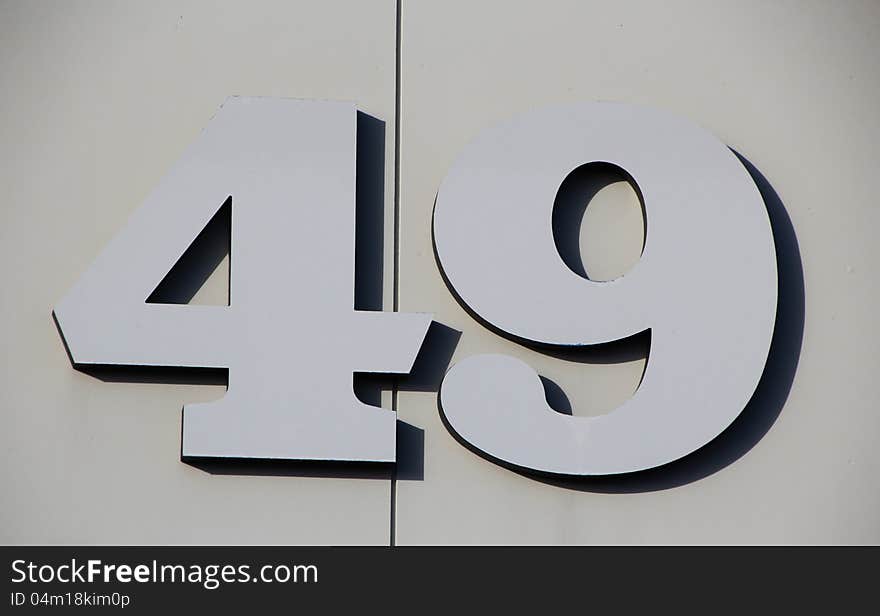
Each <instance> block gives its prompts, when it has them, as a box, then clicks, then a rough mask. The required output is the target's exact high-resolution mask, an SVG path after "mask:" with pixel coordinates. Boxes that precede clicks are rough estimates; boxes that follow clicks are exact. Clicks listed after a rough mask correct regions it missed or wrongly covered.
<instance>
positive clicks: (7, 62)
mask: <svg viewBox="0 0 880 616" xmlns="http://www.w3.org/2000/svg"><path fill="white" fill-rule="evenodd" d="M399 18H400V21H399V24H398V15H397V7H396V4H395V2H371V3H361V2H354V1H352V2H285V3H263V2H249V3H235V4H232V3H229V4H220V3H209V2H203V3H194V2H179V1H171V2H158V3H134V2H132V3H122V4H120V3H109V2H107V3H89V2H71V3H61V2H57V3H46V2H34V3H24V2H12V3H8V2H7V3H3V4H2V7H0V84H2V89H3V92H4V96H3V99H2V101H0V136H2V137H0V147H2V165H0V185H2V186H3V187H4V188H5V191H6V192H5V195H4V198H5V199H4V203H3V205H2V212H3V218H2V225H0V250H2V260H0V271H2V274H0V276H2V281H3V293H2V294H0V322H2V327H3V342H4V344H3V354H2V360H0V376H2V379H3V380H2V382H0V412H2V426H3V428H2V430H0V461H2V462H0V487H2V489H3V492H4V504H3V506H2V508H0V541H2V542H4V543H380V544H381V543H388V542H389V541H391V540H393V541H394V542H395V543H397V544H418V543H432V544H433V543H619V542H622V543H641V542H647V543H679V542H683V543H705V542H711V543H741V542H745V543H789V542H798V543H800V542H808V543H813V542H818V543H827V542H835V543H836V542H843V543H864V542H869V543H877V542H880V489H878V486H877V480H876V477H877V476H878V473H880V449H878V448H877V446H876V443H877V440H878V438H880V414H878V412H877V411H878V404H877V401H878V395H877V393H876V389H875V387H876V384H875V381H876V377H875V373H876V371H877V369H878V367H880V346H878V344H877V342H876V340H875V337H876V325H875V322H876V321H875V317H874V315H875V313H876V307H875V304H876V301H877V299H878V297H880V295H878V288H877V282H876V280H877V277H876V274H875V272H874V271H873V268H874V267H875V266H876V264H877V262H878V259H880V248H878V247H877V244H876V242H874V241H873V239H874V238H873V232H874V229H875V228H876V227H877V225H878V223H880V220H878V217H880V214H878V209H877V207H876V206H875V204H874V202H873V196H874V189H873V183H872V181H871V180H872V179H873V174H874V173H875V170H876V168H877V166H878V163H880V154H878V149H877V146H876V144H877V142H878V141H880V122H878V120H877V108H878V104H880V73H878V71H877V69H876V67H877V66H878V64H880V43H878V40H880V5H878V4H877V3H875V2H862V3H859V2H841V3H827V2H774V3H766V2H757V1H747V2H667V3H653V2H614V3H607V2H533V3H527V2H516V3H511V2H500V1H499V2H458V1H453V2H407V1H406V0H404V2H403V3H402V6H401V7H400V15H399ZM398 36H399V49H398V40H397V39H398ZM398 53H399V61H400V66H399V75H397V74H396V73H397V71H396V69H397V66H396V65H397V57H398ZM396 77H399V92H398V84H397V83H396V82H397V79H396ZM232 94H246V95H263V96H292V97H301V98H321V99H341V100H354V101H356V102H357V103H358V105H359V107H360V109H361V110H363V111H364V112H366V113H368V114H371V115H372V116H374V117H376V118H378V119H379V120H382V121H384V122H385V142H384V146H385V147H384V149H385V154H386V155H385V162H386V165H385V174H384V190H385V202H384V205H385V214H384V223H383V224H381V225H380V227H381V228H382V230H383V238H384V243H383V246H384V249H383V252H384V257H385V258H384V265H383V270H382V271H383V272H384V277H383V279H384V280H383V291H384V300H385V308H386V309H391V308H392V306H393V304H394V303H395V298H396V301H397V304H398V306H399V309H400V310H403V311H410V312H433V313H434V314H435V319H436V320H437V321H438V322H439V323H440V324H442V325H443V327H441V326H435V327H434V329H433V330H432V332H431V334H429V340H428V343H427V346H426V348H425V353H424V356H423V357H420V360H419V362H418V365H417V368H418V371H417V374H416V375H414V376H413V377H412V378H410V379H407V380H405V381H404V382H402V383H401V386H400V392H399V394H398V396H397V400H396V405H397V408H398V413H399V419H400V420H401V421H402V422H405V423H401V424H400V426H401V427H400V431H399V449H400V456H401V462H400V464H399V469H398V471H397V473H396V478H393V477H392V473H391V471H388V472H376V473H369V474H367V475H368V476H353V475H357V473H350V474H349V475H348V476H345V474H344V473H339V472H325V470H324V469H314V470H313V471H311V472H309V471H304V470H303V469H293V468H289V467H277V466H271V467H254V468H251V467H249V468H240V467H231V468H227V467H222V468H208V469H205V468H198V467H194V466H190V465H187V464H184V463H182V462H180V460H179V450H180V408H181V406H182V404H183V403H185V402H194V401H199V400H209V399H212V398H217V397H219V396H221V395H222V394H223V385H222V384H221V383H215V384H210V383H205V382H203V381H199V382H198V383H189V382H182V383H181V382H178V383H171V384H168V383H165V382H164V381H165V380H167V378H168V377H167V375H143V374H124V375H121V376H120V375H118V374H114V375H107V374H97V375H95V374H87V373H83V372H79V371H76V370H73V369H72V368H71V366H70V363H69V360H68V358H67V355H66V354H65V351H64V347H63V345H62V343H61V340H60V337H59V336H58V332H57V331H56V329H55V326H54V323H53V320H52V317H51V308H52V306H53V305H54V304H55V303H56V302H57V301H58V300H59V299H60V298H61V297H62V296H63V294H64V293H65V292H66V291H67V290H68V289H69V288H70V286H71V284H72V283H73V282H74V281H75V280H76V279H77V277H78V276H79V275H80V274H81V273H82V272H83V271H84V269H85V268H86V267H87V266H88V264H89V263H90V262H91V261H92V259H93V258H94V257H95V256H96V255H97V254H98V252H99V251H100V250H101V248H102V247H103V246H104V245H105V244H106V242H107V241H108V240H109V239H110V238H111V237H113V235H114V234H115V233H116V231H117V230H118V229H119V228H120V227H121V225H122V224H123V223H124V221H125V219H126V218H127V216H128V215H129V214H130V213H131V211H132V210H133V209H134V208H135V207H136V206H137V205H138V204H139V203H140V201H141V200H142V199H143V198H144V196H145V195H146V194H147V193H148V192H149V191H150V190H151V188H152V187H153V186H154V185H155V183H156V182H157V181H158V180H159V178H161V176H162V174H163V173H164V172H165V170H167V169H168V168H169V167H170V165H171V164H172V163H173V162H174V160H175V158H176V157H177V156H178V155H179V153H180V152H181V151H182V150H183V148H184V147H185V146H186V144H187V143H189V142H190V141H191V140H192V138H193V137H194V136H195V135H196V134H198V132H199V130H200V129H201V128H202V127H203V126H204V124H205V123H206V122H207V120H208V118H210V117H211V115H212V114H213V113H214V111H215V110H216V108H217V107H218V106H219V105H220V103H221V102H222V101H223V100H224V99H225V98H226V97H227V96H229V95H232ZM398 95H399V110H400V115H399V118H395V111H396V108H397V104H396V102H397V97H398ZM581 100H618V101H626V102H632V103H640V104H645V105H651V106H655V107H660V108H663V109H667V110H669V111H672V112H675V113H678V114H680V115H683V116H685V117H688V118H690V119H691V120H692V121H694V122H696V123H698V124H700V125H702V126H703V127H705V128H707V129H709V130H710V131H712V132H713V133H714V134H715V135H717V136H718V137H719V138H720V139H721V140H722V141H724V142H725V143H727V144H728V145H729V146H730V147H731V148H733V149H734V150H736V151H737V152H738V153H739V154H740V155H741V156H742V157H744V158H745V159H747V161H748V167H749V169H750V171H751V172H752V173H753V175H754V176H755V177H756V178H757V181H758V184H759V187H760V188H761V190H762V194H763V195H764V197H765V201H766V202H767V205H768V210H769V211H770V214H771V219H772V221H773V224H774V233H775V236H776V241H777V245H778V246H779V268H780V275H781V287H780V313H779V318H778V321H777V334H776V338H775V339H774V346H773V350H772V352H771V353H772V354H771V360H770V363H769V365H768V369H767V372H766V373H765V378H764V380H763V381H762V383H761V385H760V386H759V390H758V392H756V395H755V398H754V399H753V401H752V404H750V406H749V407H748V408H747V410H746V411H745V412H744V413H743V415H742V416H741V418H740V420H737V422H736V423H735V424H734V425H733V426H732V427H731V428H730V429H729V430H728V431H727V432H725V433H724V434H723V435H722V436H721V437H719V439H717V440H716V441H713V443H711V444H710V445H708V446H707V447H705V448H704V449H702V450H700V451H698V452H697V453H695V454H693V455H692V456H689V457H688V458H686V459H684V460H682V461H680V462H677V463H674V464H673V465H670V466H669V467H666V468H663V469H659V470H656V471H649V472H647V473H643V474H639V475H636V476H630V477H623V478H617V479H602V480H598V479H593V480H581V481H573V480H550V479H546V478H538V477H534V476H528V475H525V474H520V473H517V472H513V471H511V470H508V469H505V468H502V467H500V466H498V465H496V464H494V463H492V462H490V461H488V460H486V459H484V458H482V457H481V456H479V455H477V454H476V453H474V452H472V451H470V450H469V449H466V448H465V447H463V446H462V445H461V444H459V443H458V442H457V441H456V440H455V439H454V438H453V436H451V435H450V433H449V432H448V431H447V429H446V427H444V425H443V424H442V422H441V418H440V414H439V412H438V408H437V396H436V388H437V386H438V384H439V381H440V379H441V378H442V374H443V372H444V371H445V369H446V368H447V364H448V362H449V360H450V359H451V361H452V362H455V361H457V360H459V359H462V358H465V357H468V356H470V355H473V354H476V353H484V352H503V353H508V354H511V355H514V356H516V357H519V358H521V359H523V360H525V361H526V362H527V363H528V364H530V365H531V366H532V367H534V368H535V370H537V371H538V372H539V373H540V374H541V375H542V376H545V377H547V378H548V379H551V380H552V381H553V382H554V383H556V384H557V385H558V387H559V388H560V389H561V390H562V391H563V392H564V395H565V397H566V398H567V399H568V401H569V403H570V405H571V410H572V412H573V413H574V414H584V415H590V414H599V413H606V412H610V411H612V410H613V409H614V407H615V406H617V405H618V404H620V403H621V402H622V401H623V400H625V399H627V398H628V397H629V396H630V395H632V393H633V391H634V390H635V388H636V387H637V386H638V382H639V378H640V376H641V374H642V370H643V368H644V365H645V358H646V356H647V354H648V353H649V351H648V349H647V341H645V340H636V341H631V342H630V343H627V344H622V345H616V346H613V347H612V348H605V349H600V350H598V351H595V352H588V353H584V354H579V355H577V356H564V357H559V356H554V355H549V354H547V353H542V352H538V351H535V350H532V349H528V348H525V347H523V346H520V345H517V344H515V343H513V342H511V341H509V340H506V339H503V338H500V337H498V336H497V335H495V334H494V333H492V332H490V331H488V330H486V329H485V328H484V327H483V326H482V325H480V324H479V323H477V322H476V321H474V320H473V319H472V318H471V317H470V316H469V315H468V314H467V313H466V312H465V311H464V310H463V309H462V308H461V307H460V306H459V304H458V303H456V301H455V299H454V298H453V296H452V295H451V294H450V292H449V290H448V289H447V288H446V286H445V284H444V282H443V279H442V277H441V276H440V273H439V271H438V268H437V265H436V263H435V260H434V255H433V251H432V244H431V228H430V220H431V211H432V207H433V204H434V197H435V194H436V192H437V189H438V187H439V185H440V182H441V181H442V179H443V177H444V175H445V173H446V171H447V170H448V168H449V167H450V165H451V164H452V162H453V160H454V159H455V157H456V156H457V155H458V153H459V152H460V151H461V149H462V148H463V147H464V145H465V144H466V143H468V142H469V141H470V140H471V139H473V138H474V137H475V136H476V135H477V134H478V133H479V132H480V130H482V129H483V128H485V127H487V126H490V125H492V124H493V123H495V122H498V121H500V120H503V119H506V118H509V117H511V116H512V115H514V114H516V113H519V112H523V111H527V110H529V109H533V108H536V107H539V106H542V105H545V104H550V103H558V102H566V101H581ZM397 123H399V127H400V143H399V151H398V157H399V176H398V179H399V189H400V190H399V201H398V208H399V217H398V219H399V220H398V225H397V228H396V229H395V226H394V220H395V214H394V209H395V207H394V205H395V199H394V192H395V191H394V186H395V142H396V138H395V134H394V130H395V126H396V124H397ZM614 179H615V178H607V177H606V178H602V177H595V178H593V181H594V182H595V189H596V190H598V189H600V188H601V189H602V190H600V191H599V192H598V194H597V196H596V198H595V199H593V201H592V202H591V203H590V207H589V208H587V214H586V216H585V217H584V222H583V225H582V228H581V234H580V246H581V253H582V257H583V261H584V264H585V266H586V267H587V269H588V270H589V271H590V273H591V274H595V275H596V276H598V277H600V278H601V277H613V276H614V275H617V274H620V273H622V272H625V271H626V270H627V269H628V268H629V267H630V266H631V265H632V263H633V262H634V260H635V259H636V258H637V256H638V249H639V246H640V237H639V236H638V234H639V232H640V220H639V213H638V202H637V199H636V196H635V194H634V193H633V192H632V190H631V189H630V188H629V187H628V185H627V184H625V183H622V182H617V183H614V182H613V180H614ZM606 185H607V186H606ZM602 187H604V188H602ZM692 232H693V233H700V232H701V230H700V229H693V230H692ZM395 239H396V240H397V241H396V242H395ZM395 243H396V244H397V245H398V247H399V252H398V254H397V262H398V267H397V268H395V267H394V263H395V254H394V253H395ZM223 267H226V264H225V262H224V263H223V264H221V267H220V269H219V270H218V272H216V273H215V275H214V276H212V277H211V278H210V279H209V280H208V283H207V284H206V286H205V287H204V288H203V289H202V290H201V291H200V292H199V294H198V295H197V296H196V298H195V301H203V302H210V301H215V300H218V299H225V297H224V294H225V292H226V290H225V288H224V287H223V284H222V283H223V280H224V278H225V276H223ZM395 269H396V270H397V276H396V280H395ZM232 297H233V301H234V291H233V293H232ZM721 325H722V326H723V324H721ZM178 380H183V379H178ZM383 402H384V405H385V406H389V407H390V406H391V404H392V401H391V397H390V395H388V394H387V393H386V395H385V396H384V397H383Z"/></svg>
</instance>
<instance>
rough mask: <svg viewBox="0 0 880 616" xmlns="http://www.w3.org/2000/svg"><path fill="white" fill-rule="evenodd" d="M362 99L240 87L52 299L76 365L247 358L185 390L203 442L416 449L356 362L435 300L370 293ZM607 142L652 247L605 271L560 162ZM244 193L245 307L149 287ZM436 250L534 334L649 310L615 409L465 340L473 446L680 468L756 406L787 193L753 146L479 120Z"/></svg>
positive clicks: (625, 111) (603, 156)
mask: <svg viewBox="0 0 880 616" xmlns="http://www.w3.org/2000/svg"><path fill="white" fill-rule="evenodd" d="M356 113H357V112H356V109H355V107H354V105H351V104H345V103H335V102H308V101H298V100H289V99H266V98H232V99H229V101H227V102H226V104H224V105H223V107H222V108H221V109H220V111H219V112H218V114H217V115H216V116H215V118H214V119H213V120H212V121H211V122H210V124H209V125H208V127H207V128H206V129H205V131H204V132H203V133H202V134H201V135H200V136H199V138H198V139H197V140H196V142H195V143H194V144H192V145H191V146H190V147H189V149H188V150H187V151H186V153H185V154H184V156H183V157H182V158H181V160H180V161H179V162H178V163H177V164H176V165H175V166H174V168H173V169H172V170H171V171H170V172H169V174H168V175H167V176H166V177H165V178H164V179H163V180H162V182H161V183H160V184H159V186H158V187H157V188H156V189H155V191H154V192H153V193H152V194H151V195H150V196H149V197H148V198H147V200H146V201H145V203H144V204H143V205H142V206H141V207H140V208H139V209H138V210H137V211H136V212H135V213H134V215H133V216H132V218H131V219H130V221H129V223H128V225H127V226H126V227H125V228H124V229H123V230H122V231H121V232H120V234H119V235H118V236H117V237H116V238H114V240H113V241H112V242H111V243H110V244H109V245H108V246H107V248H106V249H105V250H104V251H103V252H102V253H101V255H100V256H99V257H98V259H97V260H96V261H95V263H94V264H93V265H92V266H91V267H90V269H89V270H88V271H87V272H86V273H85V274H84V275H83V277H82V278H81V279H80V281H79V282H78V283H77V284H76V286H75V287H74V288H73V289H72V290H71V291H70V293H69V294H68V295H67V296H66V297H65V298H64V299H63V300H62V301H61V303H60V304H59V305H58V306H57V307H56V309H55V315H56V318H57V320H58V324H59V327H60V328H61V330H62V332H63V335H64V337H65V340H66V342H67V344H68V348H69V351H70V353H71V357H72V359H73V361H74V363H75V364H77V365H88V364H111V365H136V366H181V367H208V368H228V370H229V389H228V391H227V393H226V396H225V397H224V398H223V399H221V400H218V401H216V402H211V403H208V404H194V405H187V406H186V407H185V408H184V420H183V437H182V438H183V445H182V453H183V455H184V456H185V457H235V458H271V459H295V460H351V461H380V462H390V461H394V460H395V416H394V413H392V412H389V411H386V410H382V409H378V408H375V407H371V406H368V405H365V404H363V403H362V402H360V401H359V400H358V399H357V398H356V397H355V395H354V393H353V390H352V375H353V373H355V372H385V373H398V374H403V373H407V372H409V370H410V369H411V367H412V365H413V361H414V359H415V357H416V354H417V353H418V351H419V348H420V345H421V344H422V341H423V340H424V337H425V334H426V332H427V329H428V326H429V325H430V322H431V316H430V315H422V314H401V313H394V312H374V311H358V310H355V309H354V308H353V306H354V231H355V230H354V221H355V152H356V150H355V146H356ZM593 162H604V163H610V164H613V165H616V166H617V167H619V168H621V169H622V170H624V171H625V172H626V173H627V174H628V175H629V176H630V177H631V178H632V179H633V182H634V183H635V184H636V185H637V186H638V189H639V191H640V194H641V197H642V199H643V206H644V211H645V216H646V224H647V230H646V238H645V244H644V250H643V253H642V256H641V259H640V260H639V262H638V264H637V265H636V266H635V267H634V268H633V269H632V271H631V272H629V273H627V274H626V275H624V276H623V277H621V278H618V279H616V280H613V281H609V282H594V281H590V280H587V279H585V278H583V277H581V276H578V275H577V274H575V273H574V272H572V271H571V270H569V269H568V268H567V266H566V265H565V264H564V262H563V261H562V259H561V257H560V255H559V254H558V252H557V250H556V248H555V246H554V241H553V234H552V228H551V219H552V209H553V202H554V197H555V195H556V192H557V191H558V189H559V186H560V185H561V183H562V182H563V180H564V179H565V178H566V176H568V174H569V173H571V172H572V171H573V170H575V169H577V168H578V167H580V166H582V165H584V164H588V163H593ZM228 199H231V203H232V206H231V212H232V213H231V216H232V239H231V241H232V259H231V266H230V294H231V299H230V305H229V306H189V305H166V304H156V303H147V302H146V299H147V297H149V296H150V294H151V292H152V291H153V290H154V289H155V288H156V286H157V285H158V284H159V283H160V281H161V280H162V279H163V277H164V276H165V274H166V273H167V272H168V271H169V270H170V269H171V267H172V266H173V265H174V263H175V262H176V261H177V259H178V258H179V257H180V255H181V254H182V253H183V252H184V250H185V249H186V248H187V247H188V246H189V245H190V243H191V242H192V241H193V239H194V238H195V237H196V236H197V235H198V233H199V232H200V231H201V230H202V228H203V227H204V226H205V225H206V224H207V223H208V221H209V220H211V218H212V216H213V215H214V214H215V213H216V212H217V210H218V208H219V207H220V206H221V205H222V204H224V203H226V202H227V200H228ZM433 226H434V229H433V231H434V242H435V250H436V254H437V257H438V262H439V264H440V266H441V268H442V270H443V273H444V275H445V278H446V280H447V281H448V283H449V285H450V287H451V291H452V292H453V293H455V294H456V296H457V297H458V298H459V300H460V301H461V302H463V303H464V304H465V305H466V306H467V307H468V308H469V309H470V311H471V312H473V313H474V314H475V315H476V316H477V317H478V318H479V319H482V320H483V321H485V323H486V324H488V325H489V326H491V327H493V328H497V329H498V330H501V331H502V332H504V333H506V334H507V335H510V336H511V337H514V338H515V339H518V340H522V341H523V342H525V343H537V344H547V345H555V346H582V345H591V344H600V343H605V342H609V341H614V340H617V339H620V338H624V337H627V336H631V335H633V334H637V333H639V332H642V331H645V330H650V332H651V353H650V359H649V361H648V365H647V368H646V371H645V374H644V377H643V380H642V383H641V385H640V386H639V389H638V391H637V392H636V394H635V395H634V396H633V397H632V399H630V400H629V401H627V402H626V403H625V404H623V405H622V406H621V407H620V408H618V409H616V410H614V411H613V412H611V413H609V414H607V415H603V416H600V417H571V416H565V415H562V414H560V413H557V412H555V411H553V410H552V409H551V408H550V407H549V406H548V405H547V402H546V400H545V397H544V391H543V389H542V386H541V383H540V380H539V377H538V375H537V374H536V373H535V372H534V371H533V370H532V369H531V368H530V367H529V366H527V365H526V364H524V363H522V362H520V361H519V360H515V359H513V358H510V357H505V356H500V355H479V356H474V357H470V358H466V359H464V360H463V361H461V362H459V363H458V364H457V365H455V366H453V368H452V369H451V370H450V371H449V373H448V374H447V376H446V378H445V379H444V381H443V384H442V386H441V391H440V394H439V395H440V402H441V406H442V412H443V413H444V415H445V417H446V419H447V420H448V422H449V424H450V425H451V426H452V428H453V429H454V430H455V431H456V432H457V433H458V434H459V435H460V436H461V437H462V438H464V439H465V440H467V441H468V442H470V443H471V444H472V445H473V446H474V447H476V448H478V449H480V450H482V451H484V452H485V453H487V454H489V455H490V456H492V457H494V458H496V459H499V460H502V461H504V462H506V463H509V464H513V465H516V466H520V467H523V468H527V469H533V470H538V471H544V472H550V473H562V474H570V475H602V474H613V473H623V472H630V471H636V470H641V469H646V468H651V467H655V466H659V465H662V464H665V463H667V462H670V461H672V460H675V459H677V458H680V457H682V456H684V455H686V454H688V453H690V452H692V451H694V450H696V449H697V448H699V447H700V446H702V445H704V444H706V443H707V442H709V441H710V440H712V439H713V438H714V437H715V436H717V435H718V434H719V433H721V432H722V431H723V430H724V429H725V428H726V427H727V426H728V425H729V424H730V423H731V422H732V421H733V420H734V419H735V418H736V417H737V415H738V414H739V413H740V412H741V411H742V409H743V408H744V407H745V405H746V403H747V402H748V400H749V398H750V397H751V395H752V393H753V392H754V390H755V387H756V386H757V383H758V380H759V378H760V376H761V373H762V371H763V368H764V364H765V361H766V359H767V354H768V350H769V347H770V339H771V336H772V333H773V325H774V319H775V315H776V289H777V280H776V255H775V250H774V244H773V237H772V233H771V228H770V222H769V219H768V215H767V211H766V209H765V206H764V203H763V201H762V199H761V196H760V194H759V192H758V190H757V188H756V186H755V184H754V182H753V181H752V179H751V177H750V176H749V174H748V173H747V172H746V170H745V169H744V168H743V166H742V164H741V163H740V162H739V161H738V160H737V158H736V157H735V155H734V154H733V153H732V152H731V151H730V150H729V149H728V148H727V147H726V146H725V145H724V144H723V143H721V142H720V141H718V140H717V139H716V138H714V137H713V136H712V135H710V134H708V133H707V132H705V131H704V130H702V129H700V128H698V127H696V126H694V125H693V124H690V123H688V122H686V121H684V120H682V119H680V118H677V117H675V116H671V115H669V114H666V113H662V112H660V111H656V110H652V109H647V108H643V107H635V106H630V105H621V104H605V103H596V104H581V105H570V106H561V107H553V108H548V109H544V110H541V111H537V112H533V113H530V114H527V115H524V116H521V117H519V118H517V119H515V120H513V121H510V122H507V123H505V124H502V125H500V126H498V127H495V128H492V129H490V130H488V131H486V132H484V133H482V134H481V135H480V136H479V137H478V138H477V139H476V140H475V141H474V142H472V143H471V144H470V145H468V146H467V147H466V148H465V150H464V151H463V152H462V154H461V155H460V157H459V158H458V160H457V161H456V163H455V164H454V165H453V167H452V169H451V171H450V172H449V174H448V176H447V177H446V179H445V180H444V182H443V184H442V186H441V187H440V191H439V193H438V196H437V203H436V208H435V213H434V221H433Z"/></svg>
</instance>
